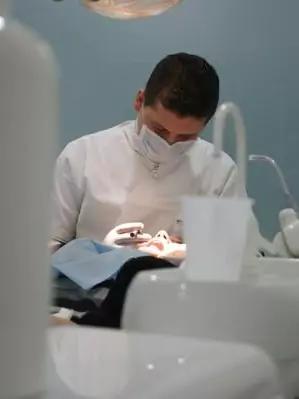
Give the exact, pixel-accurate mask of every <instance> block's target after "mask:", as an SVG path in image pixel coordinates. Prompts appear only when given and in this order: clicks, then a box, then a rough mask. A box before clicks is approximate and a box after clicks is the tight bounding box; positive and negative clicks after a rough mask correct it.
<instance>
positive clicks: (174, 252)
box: [138, 230, 186, 260]
mask: <svg viewBox="0 0 299 399" xmlns="http://www.w3.org/2000/svg"><path fill="white" fill-rule="evenodd" d="M138 249H139V250H140V251H142V252H146V253H148V254H149V255H152V256H156V257H157V258H165V259H167V258H177V259H179V260H182V259H185V257H186V244H181V243H177V242H173V241H172V239H171V237H170V236H169V235H168V233H167V232H166V231H164V230H161V231H159V232H158V233H157V234H156V235H155V236H154V237H153V238H152V239H151V240H150V241H148V242H147V243H145V244H141V245H139V246H138Z"/></svg>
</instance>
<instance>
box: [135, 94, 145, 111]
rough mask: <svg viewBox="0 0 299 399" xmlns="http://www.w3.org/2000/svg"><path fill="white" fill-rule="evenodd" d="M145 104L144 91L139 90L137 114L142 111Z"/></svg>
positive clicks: (136, 101)
mask: <svg viewBox="0 0 299 399" xmlns="http://www.w3.org/2000/svg"><path fill="white" fill-rule="evenodd" d="M143 103H144V90H142V89H140V90H138V93H137V95H136V98H135V101H134V109H135V111H136V112H139V111H140V110H141V108H142V105H143Z"/></svg>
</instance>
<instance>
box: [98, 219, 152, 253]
mask: <svg viewBox="0 0 299 399" xmlns="http://www.w3.org/2000/svg"><path fill="white" fill-rule="evenodd" d="M143 229H144V224H143V223H138V222H135V223H124V224H120V225H119V226H116V227H115V228H114V229H112V230H111V231H110V232H109V233H108V234H107V235H106V237H105V238H104V244H106V245H110V246H114V247H122V246H132V245H137V244H142V243H145V242H147V241H149V240H150V239H151V238H152V236H151V235H150V234H146V233H143Z"/></svg>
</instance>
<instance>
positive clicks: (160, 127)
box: [153, 122, 169, 133]
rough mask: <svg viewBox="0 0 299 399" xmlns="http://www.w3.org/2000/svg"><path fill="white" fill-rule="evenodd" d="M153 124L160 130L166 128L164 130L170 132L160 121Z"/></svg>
mask: <svg viewBox="0 0 299 399" xmlns="http://www.w3.org/2000/svg"><path fill="white" fill-rule="evenodd" d="M153 125H154V127H155V128H157V129H159V130H164V131H166V132H168V133H169V130H168V129H166V127H164V126H162V125H160V123H158V122H153Z"/></svg>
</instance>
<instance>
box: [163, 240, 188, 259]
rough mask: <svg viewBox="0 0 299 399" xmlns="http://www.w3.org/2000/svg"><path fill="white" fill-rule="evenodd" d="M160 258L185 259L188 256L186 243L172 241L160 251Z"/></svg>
mask: <svg viewBox="0 0 299 399" xmlns="http://www.w3.org/2000/svg"><path fill="white" fill-rule="evenodd" d="M158 258H162V259H177V260H184V259H185V258H186V244H177V243H174V242H173V243H170V244H168V245H167V246H166V247H165V248H164V250H163V251H162V252H160V254H159V256H158Z"/></svg>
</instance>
